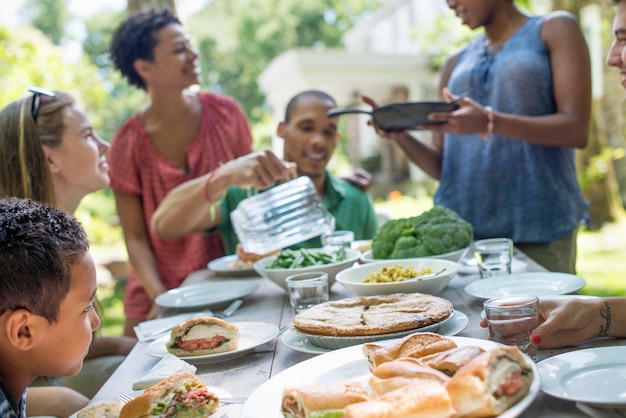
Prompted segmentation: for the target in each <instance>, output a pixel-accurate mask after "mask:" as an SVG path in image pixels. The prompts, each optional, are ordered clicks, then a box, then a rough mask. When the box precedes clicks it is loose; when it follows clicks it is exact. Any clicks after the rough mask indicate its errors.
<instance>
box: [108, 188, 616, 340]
mask: <svg viewBox="0 0 626 418" xmlns="http://www.w3.org/2000/svg"><path fill="white" fill-rule="evenodd" d="M431 207H432V199H431V198H427V197H425V198H423V199H414V198H411V197H408V196H400V197H398V198H396V199H394V200H392V201H385V202H377V203H376V208H377V209H378V210H382V211H385V212H387V213H388V214H389V215H390V216H391V217H392V218H400V217H408V216H415V215H418V214H420V213H422V212H423V211H425V210H428V209H430V208H431ZM577 270H578V275H580V276H581V277H584V278H585V279H586V280H587V286H585V288H583V289H582V292H581V293H584V294H588V295H606V296H609V295H610V296H626V280H625V279H626V218H624V219H622V220H620V221H619V222H616V223H613V224H609V225H606V226H605V227H603V228H602V229H601V230H599V231H593V232H592V231H586V230H584V229H582V230H581V232H580V234H579V235H578V263H577ZM123 285H124V282H123V281H122V282H120V281H118V282H117V286H106V287H105V286H101V287H100V288H99V290H98V298H99V300H100V302H101V304H102V306H103V311H104V312H105V313H106V314H105V315H103V316H102V331H101V332H102V334H103V335H121V333H122V327H123V322H124V314H123V307H122V301H121V297H122V294H123Z"/></svg>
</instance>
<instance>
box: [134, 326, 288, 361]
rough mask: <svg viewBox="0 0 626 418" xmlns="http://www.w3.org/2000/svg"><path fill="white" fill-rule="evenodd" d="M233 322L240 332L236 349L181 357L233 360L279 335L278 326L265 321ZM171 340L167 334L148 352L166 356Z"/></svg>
mask: <svg viewBox="0 0 626 418" xmlns="http://www.w3.org/2000/svg"><path fill="white" fill-rule="evenodd" d="M232 324H233V325H237V326H238V327H239V332H240V337H239V345H238V347H237V349H236V350H233V351H228V352H226V353H217V354H206V355H203V356H186V357H179V358H180V359H182V360H185V361H187V362H188V363H192V364H211V363H220V362H222V361H228V360H233V359H236V358H239V357H243V356H245V355H246V354H248V353H250V352H251V351H252V350H254V349H255V348H256V347H258V346H260V345H263V344H265V343H267V342H269V341H271V340H273V339H274V338H275V337H276V336H277V335H278V327H277V326H275V325H272V324H267V323H265V322H233V323H232ZM169 340H170V337H169V335H166V336H164V337H161V338H159V339H158V340H155V341H153V342H152V343H150V345H148V346H147V347H146V353H147V354H149V355H151V356H153V357H159V358H162V357H164V356H165V355H166V354H168V351H167V348H166V344H167V343H168V342H169Z"/></svg>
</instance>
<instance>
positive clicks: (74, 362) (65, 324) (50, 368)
mask: <svg viewBox="0 0 626 418" xmlns="http://www.w3.org/2000/svg"><path fill="white" fill-rule="evenodd" d="M96 288H97V282H96V268H95V265H94V262H93V259H92V258H91V255H90V254H89V253H88V252H87V253H85V254H83V255H82V256H81V257H79V258H78V259H77V261H76V262H75V263H74V265H73V266H72V286H71V288H70V291H69V293H68V294H67V296H66V297H65V299H64V300H63V302H62V303H61V307H60V309H59V315H58V317H57V321H56V322H52V323H49V324H47V328H46V329H44V331H43V332H45V335H44V337H43V338H42V339H40V341H45V343H43V344H41V345H38V346H37V348H36V350H37V352H36V356H37V361H38V362H39V365H38V366H40V367H39V369H40V370H41V371H42V373H41V374H42V375H46V376H73V375H75V374H76V373H78V372H79V371H80V369H81V367H82V364H83V359H84V358H85V356H86V355H87V352H88V351H89V346H90V345H91V339H92V335H93V331H95V330H96V329H98V327H99V326H100V318H99V317H98V314H97V313H96V311H95V310H94V299H95V295H96ZM44 371H45V373H43V372H44Z"/></svg>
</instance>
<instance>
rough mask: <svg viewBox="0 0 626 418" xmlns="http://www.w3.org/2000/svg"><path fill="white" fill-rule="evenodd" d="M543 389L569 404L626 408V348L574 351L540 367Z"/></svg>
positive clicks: (551, 359)
mask: <svg viewBox="0 0 626 418" xmlns="http://www.w3.org/2000/svg"><path fill="white" fill-rule="evenodd" d="M537 368H538V369H539V374H540V375H541V390H542V391H543V392H545V393H547V394H549V395H552V396H554V397H556V398H560V399H565V400H566V401H578V402H583V403H586V404H590V405H597V406H621V407H624V406H626V385H624V382H626V355H624V347H596V348H588V349H584V350H576V351H570V352H569V353H564V354H559V355H556V356H554V357H550V358H548V359H545V360H543V361H541V362H539V363H538V364H537Z"/></svg>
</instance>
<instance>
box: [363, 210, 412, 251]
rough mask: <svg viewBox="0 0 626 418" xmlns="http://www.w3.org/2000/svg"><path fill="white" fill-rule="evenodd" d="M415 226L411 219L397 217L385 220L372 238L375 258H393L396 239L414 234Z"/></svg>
mask: <svg viewBox="0 0 626 418" xmlns="http://www.w3.org/2000/svg"><path fill="white" fill-rule="evenodd" d="M414 228H415V226H414V224H413V222H411V221H410V219H408V218H407V219H396V220H393V221H388V222H385V223H384V224H383V225H382V226H381V227H380V228H379V229H378V232H377V233H376V236H375V237H374V239H373V240H372V253H373V255H374V258H391V253H392V252H393V250H394V246H395V244H396V241H397V240H398V238H400V237H401V236H414V234H415V229H414Z"/></svg>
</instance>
